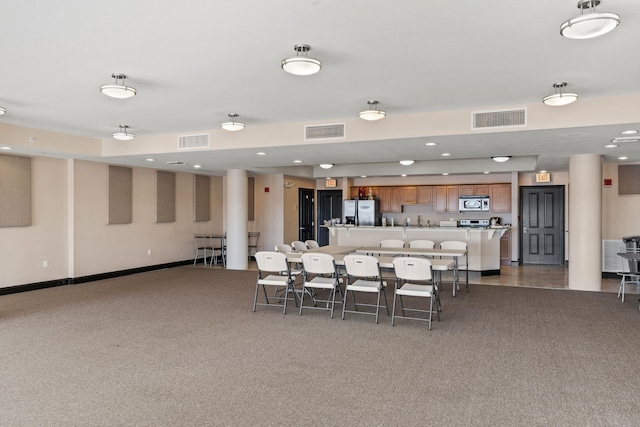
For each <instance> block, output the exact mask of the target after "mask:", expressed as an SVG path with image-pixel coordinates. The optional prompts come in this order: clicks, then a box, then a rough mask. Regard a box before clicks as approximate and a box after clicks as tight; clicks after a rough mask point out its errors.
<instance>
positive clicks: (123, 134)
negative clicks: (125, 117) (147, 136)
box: [113, 125, 136, 141]
mask: <svg viewBox="0 0 640 427" xmlns="http://www.w3.org/2000/svg"><path fill="white" fill-rule="evenodd" d="M128 128H129V126H126V125H120V132H116V133H114V134H113V137H114V138H115V139H119V140H120V141H130V140H132V139H133V138H135V137H136V136H135V135H134V134H132V133H129V132H127V129H128Z"/></svg>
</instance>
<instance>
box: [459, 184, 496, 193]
mask: <svg viewBox="0 0 640 427" xmlns="http://www.w3.org/2000/svg"><path fill="white" fill-rule="evenodd" d="M489 187H490V186H489V185H487V184H478V185H473V184H465V185H460V186H459V188H460V195H461V196H489V195H490V194H489Z"/></svg>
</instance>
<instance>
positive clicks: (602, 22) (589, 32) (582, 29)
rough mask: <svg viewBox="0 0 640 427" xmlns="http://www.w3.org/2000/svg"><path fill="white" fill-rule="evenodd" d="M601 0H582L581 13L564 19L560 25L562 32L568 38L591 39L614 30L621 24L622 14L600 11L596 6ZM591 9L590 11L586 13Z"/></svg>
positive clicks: (579, 3) (579, 5)
mask: <svg viewBox="0 0 640 427" xmlns="http://www.w3.org/2000/svg"><path fill="white" fill-rule="evenodd" d="M599 4H600V0H580V1H579V2H578V9H580V15H579V16H577V17H575V18H573V19H569V20H567V21H564V22H563V23H562V25H560V34H561V35H562V36H563V37H566V38H568V39H580V40H583V39H591V38H594V37H598V36H601V35H603V34H606V33H608V32H609V31H612V30H614V29H615V28H616V27H617V26H618V25H620V16H618V15H617V14H615V13H598V12H596V6H598V5H599ZM585 9H589V10H590V12H589V13H586V14H585V13H584V10H585Z"/></svg>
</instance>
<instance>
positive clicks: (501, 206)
mask: <svg viewBox="0 0 640 427" xmlns="http://www.w3.org/2000/svg"><path fill="white" fill-rule="evenodd" d="M490 191H491V194H490V195H489V197H490V200H491V212H511V184H493V185H491V186H490Z"/></svg>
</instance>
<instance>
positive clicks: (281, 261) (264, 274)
mask: <svg viewBox="0 0 640 427" xmlns="http://www.w3.org/2000/svg"><path fill="white" fill-rule="evenodd" d="M255 257H256V263H257V265H258V278H257V279H256V292H255V295H254V296H253V311H254V312H255V311H256V306H257V305H268V306H277V307H280V306H282V307H283V309H282V314H286V313H287V301H289V300H290V299H291V298H289V294H290V293H291V294H293V300H294V302H295V303H296V306H297V305H298V302H297V295H296V288H295V276H293V275H292V274H291V270H290V268H289V262H288V261H287V255H286V254H283V253H279V252H270V251H259V252H256V255H255ZM261 286H262V290H263V292H264V299H265V302H263V303H259V302H258V290H259V288H260V287H261ZM267 286H271V287H273V288H275V290H274V295H273V296H272V297H269V296H268V295H267V289H266V287H267ZM279 291H282V292H283V296H277V295H278V292H279ZM273 300H275V301H277V302H275V303H274V302H271V301H273ZM279 301H282V303H281V304H279V303H278V302H279Z"/></svg>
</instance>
